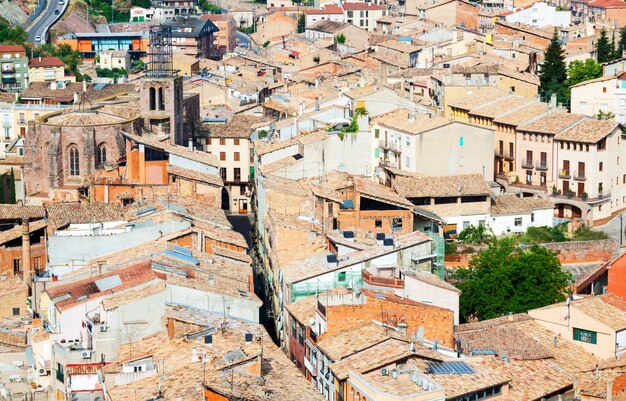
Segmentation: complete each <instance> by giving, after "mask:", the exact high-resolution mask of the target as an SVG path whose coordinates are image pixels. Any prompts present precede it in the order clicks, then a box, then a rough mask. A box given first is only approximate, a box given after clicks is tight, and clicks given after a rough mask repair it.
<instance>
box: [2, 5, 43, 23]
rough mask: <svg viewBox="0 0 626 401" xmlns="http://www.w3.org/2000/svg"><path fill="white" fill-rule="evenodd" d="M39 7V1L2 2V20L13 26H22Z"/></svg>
mask: <svg viewBox="0 0 626 401" xmlns="http://www.w3.org/2000/svg"><path fill="white" fill-rule="evenodd" d="M36 6H37V0H0V9H2V18H4V19H6V20H7V21H9V22H10V23H11V24H13V25H21V24H23V23H24V22H25V21H26V18H27V17H28V16H29V15H30V14H31V13H32V12H33V10H34V9H35V7H36Z"/></svg>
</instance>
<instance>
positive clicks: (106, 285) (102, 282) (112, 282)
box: [94, 274, 122, 291]
mask: <svg viewBox="0 0 626 401" xmlns="http://www.w3.org/2000/svg"><path fill="white" fill-rule="evenodd" d="M94 284H95V285H96V287H98V290H99V291H106V290H110V289H111V288H115V287H117V286H120V285H122V279H121V278H120V276H119V275H118V274H114V275H113V276H109V277H105V278H101V279H99V280H96V281H95V282H94Z"/></svg>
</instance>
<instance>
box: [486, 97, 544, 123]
mask: <svg viewBox="0 0 626 401" xmlns="http://www.w3.org/2000/svg"><path fill="white" fill-rule="evenodd" d="M546 111H548V105H547V104H545V103H540V102H535V103H530V104H528V105H524V106H522V107H520V108H519V109H517V110H515V111H512V112H510V113H506V114H501V115H499V116H498V117H496V118H495V119H494V120H493V122H495V123H498V124H506V125H513V126H517V125H519V124H521V123H524V122H526V121H528V120H530V119H532V118H534V117H536V116H538V115H540V114H543V113H545V112H546Z"/></svg>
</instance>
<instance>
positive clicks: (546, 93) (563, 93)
mask: <svg viewBox="0 0 626 401" xmlns="http://www.w3.org/2000/svg"><path fill="white" fill-rule="evenodd" d="M566 80H567V71H566V69H565V56H564V54H563V48H562V47H561V41H560V40H559V36H558V33H557V31H556V29H555V30H554V34H553V35H552V40H550V44H549V45H548V48H547V49H546V51H545V58H544V61H543V64H542V66H541V71H539V82H540V86H539V94H540V95H541V97H542V98H543V99H544V100H546V101H547V100H549V99H550V97H551V96H552V95H553V94H555V95H556V97H557V101H558V102H560V103H564V104H568V103H569V87H568V86H567V82H566Z"/></svg>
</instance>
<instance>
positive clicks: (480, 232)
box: [459, 224, 494, 244]
mask: <svg viewBox="0 0 626 401" xmlns="http://www.w3.org/2000/svg"><path fill="white" fill-rule="evenodd" d="M493 238H494V235H493V231H492V230H491V228H489V227H487V226H486V225H484V224H479V225H477V226H474V225H469V226H467V228H465V229H463V231H461V233H460V234H459V239H460V240H461V241H463V242H467V243H470V244H482V243H485V242H489V241H491V240H492V239H493Z"/></svg>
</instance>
